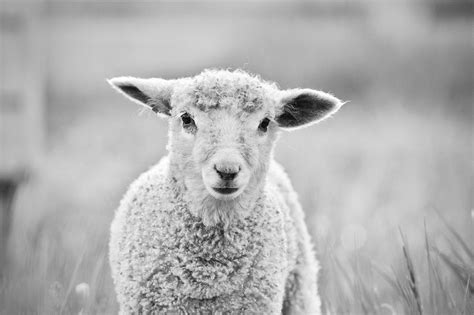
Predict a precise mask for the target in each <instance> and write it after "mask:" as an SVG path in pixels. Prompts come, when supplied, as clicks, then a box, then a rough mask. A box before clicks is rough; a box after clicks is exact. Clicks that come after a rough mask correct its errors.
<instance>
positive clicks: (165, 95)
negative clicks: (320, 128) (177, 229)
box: [109, 70, 341, 225]
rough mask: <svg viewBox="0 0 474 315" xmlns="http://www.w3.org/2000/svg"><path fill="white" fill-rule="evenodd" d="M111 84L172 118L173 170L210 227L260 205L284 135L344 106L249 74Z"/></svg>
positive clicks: (317, 93)
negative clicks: (283, 131) (280, 133)
mask: <svg viewBox="0 0 474 315" xmlns="http://www.w3.org/2000/svg"><path fill="white" fill-rule="evenodd" d="M109 82H110V83H111V84H112V86H114V87H115V88H117V89H118V90H119V91H120V92H122V93H123V94H125V95H126V96H127V97H129V98H131V99H132V100H133V101H135V102H138V103H139V104H142V105H145V106H148V107H149V108H151V109H152V110H153V111H154V112H156V113H157V114H159V115H161V116H165V117H168V118H169V120H170V143H169V150H170V153H171V166H172V168H173V170H174V171H175V172H178V173H179V174H176V175H175V177H176V178H179V179H180V180H181V182H182V184H183V187H184V189H186V191H188V192H189V193H188V194H187V195H188V201H190V202H191V203H192V204H193V205H194V206H193V209H194V212H195V214H197V215H200V216H201V217H202V218H203V221H204V223H205V224H207V225H214V224H217V223H219V222H223V223H226V224H227V223H229V221H230V220H231V218H232V217H234V216H236V215H238V214H239V212H245V211H244V210H245V209H246V208H248V206H249V203H251V202H254V201H255V199H256V198H257V196H258V194H259V193H260V192H261V189H262V187H263V184H264V182H265V178H266V172H267V169H268V166H269V162H270V159H271V155H272V152H273V146H274V143H275V141H276V138H277V134H278V131H279V130H280V129H293V128H298V127H302V126H307V125H310V124H312V123H315V122H317V121H320V120H322V119H324V118H326V117H328V116H329V115H331V114H332V113H334V112H336V111H337V110H338V109H339V107H340V106H341V102H340V101H339V100H338V99H337V98H335V97H333V96H332V95H329V94H327V93H324V92H320V91H315V90H310V89H292V90H279V89H278V88H277V86H276V85H275V84H273V83H268V82H265V81H263V80H261V79H260V78H258V77H255V76H252V75H249V74H248V73H246V72H243V71H233V72H230V71H225V70H207V71H204V72H203V73H201V74H199V75H197V76H195V77H192V78H183V79H177V80H163V79H154V78H153V79H137V78H132V77H119V78H114V79H111V80H110V81H109Z"/></svg>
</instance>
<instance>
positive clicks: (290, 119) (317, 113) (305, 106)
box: [275, 89, 344, 129]
mask: <svg viewBox="0 0 474 315" xmlns="http://www.w3.org/2000/svg"><path fill="white" fill-rule="evenodd" d="M343 104H344V103H342V102H341V101H340V100H339V99H338V98H336V97H334V96H332V95H331V94H328V93H325V92H321V91H316V90H311V89H292V90H285V91H281V92H280V99H279V111H277V116H276V118H275V120H276V122H277V123H278V125H279V126H280V127H282V128H288V129H291V128H298V127H302V126H309V125H310V124H313V123H316V122H318V121H321V120H323V119H324V118H327V117H329V116H331V115H332V114H334V113H335V112H337V110H338V109H339V108H340V107H341V106H342V105H343Z"/></svg>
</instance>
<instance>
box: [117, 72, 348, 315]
mask: <svg viewBox="0 0 474 315" xmlns="http://www.w3.org/2000/svg"><path fill="white" fill-rule="evenodd" d="M110 83H111V84H112V85H113V86H114V87H115V88H116V89H118V90H119V91H120V92H121V93H123V94H125V95H126V96H127V97H129V98H131V99H132V100H133V101H135V102H137V103H139V104H142V105H145V106H148V107H150V108H151V109H152V110H153V111H155V112H156V113H158V114H160V115H162V116H165V117H168V118H169V123H170V124H169V125H170V127H169V143H168V147H167V148H168V151H169V155H168V156H167V157H165V158H163V159H162V160H161V162H160V163H159V164H158V165H156V166H155V167H153V168H152V169H151V170H149V171H148V172H146V173H144V174H143V175H142V176H140V178H139V179H137V180H136V181H135V183H133V184H132V186H131V187H130V190H129V191H128V192H127V194H126V195H125V197H124V199H123V200H122V202H121V205H120V208H119V209H118V211H117V213H116V217H115V220H114V222H113V224H112V232H111V243H110V262H111V267H112V276H113V278H114V281H115V285H116V291H117V293H118V300H119V303H120V310H121V313H150V312H153V313H154V312H161V311H180V312H181V313H186V312H190V313H199V314H202V313H203V312H212V313H216V312H229V311H233V312H235V313H239V314H240V313H245V314H248V313H251V314H252V313H254V314H281V313H284V314H319V313H320V300H319V296H318V292H317V284H316V282H317V271H318V268H319V267H318V263H317V261H316V258H315V255H314V253H313V250H312V246H311V242H310V237H309V234H308V231H307V230H306V226H305V222H304V214H303V211H302V209H301V207H300V205H299V203H298V200H297V197H296V194H295V192H294V191H293V188H292V187H291V184H290V181H289V179H288V177H287V176H286V174H285V173H284V171H283V169H282V167H281V166H279V165H278V164H277V163H276V162H275V161H274V160H273V148H274V144H275V142H276V139H277V137H278V133H279V131H280V130H283V129H293V128H297V127H301V126H305V125H310V124H312V123H314V122H317V121H320V120H321V119H324V118H325V117H328V116H329V115H331V114H332V113H334V112H335V111H337V109H338V108H339V107H340V106H341V103H340V101H339V100H338V99H337V98H335V97H333V96H332V95H329V94H326V93H324V92H320V91H315V90H310V89H292V90H283V91H282V90H279V89H278V87H277V86H276V84H273V83H269V82H266V81H263V80H261V79H260V78H258V77H256V76H252V75H250V74H248V73H245V72H243V71H233V72H231V71H226V70H208V71H204V72H203V73H201V74H199V75H197V76H195V77H192V78H183V79H177V80H163V79H155V78H152V79H137V78H131V77H121V78H116V79H113V80H111V81H110Z"/></svg>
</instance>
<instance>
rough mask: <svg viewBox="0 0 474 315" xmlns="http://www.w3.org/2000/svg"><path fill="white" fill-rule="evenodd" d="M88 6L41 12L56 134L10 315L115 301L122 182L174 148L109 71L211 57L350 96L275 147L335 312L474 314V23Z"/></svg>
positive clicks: (109, 305) (170, 69) (13, 258)
mask: <svg viewBox="0 0 474 315" xmlns="http://www.w3.org/2000/svg"><path fill="white" fill-rule="evenodd" d="M79 3H80V2H76V3H75V4H71V5H69V6H67V5H60V4H59V3H57V4H50V7H49V8H48V10H46V13H44V16H43V28H44V29H43V34H44V52H43V53H44V55H45V60H46V61H45V82H44V85H45V103H46V112H45V121H46V126H45V128H46V132H47V133H46V134H47V138H46V139H47V141H46V144H45V153H44V155H43V156H41V158H40V160H41V163H40V167H39V168H38V169H36V170H35V172H34V173H32V174H31V175H30V177H29V180H28V182H27V184H25V185H24V186H23V187H22V189H21V190H20V191H19V194H18V196H17V199H16V203H15V209H14V210H15V212H14V220H13V226H12V234H11V236H10V243H9V253H8V257H7V258H8V269H7V272H6V277H5V278H4V279H3V281H2V282H1V283H0V314H55V313H66V314H77V313H79V312H80V311H81V310H82V311H83V313H87V314H89V313H91V314H111V313H116V312H117V303H116V301H115V294H114V291H113V285H112V282H111V278H110V272H109V266H108V257H107V251H108V249H107V243H108V228H109V225H110V222H111V220H112V218H113V213H114V209H115V208H116V207H117V205H118V202H119V200H120V197H121V195H122V194H123V193H124V191H125V190H126V188H127V186H128V184H129V183H130V182H131V181H132V180H133V179H134V178H136V176H137V175H138V174H139V173H141V172H143V171H144V170H146V169H147V168H148V167H149V166H151V165H153V163H155V162H156V161H158V159H159V158H160V157H161V156H162V155H164V154H166V150H165V147H166V142H167V123H166V121H164V120H160V119H158V118H156V117H155V116H154V115H152V114H151V113H150V112H146V111H143V110H142V109H140V108H137V107H136V106H135V105H134V104H132V103H129V102H128V101H126V100H125V99H123V98H121V97H120V96H118V95H116V93H115V92H113V91H112V90H111V89H110V87H109V86H108V85H107V84H106V82H105V78H109V77H113V76H118V75H135V76H143V77H147V76H161V77H165V78H172V77H179V76H186V75H192V74H195V73H197V72H199V71H200V70H201V69H203V68H206V67H223V68H228V67H232V68H236V67H239V68H243V69H246V70H248V71H251V72H254V73H259V74H261V76H262V77H263V78H265V79H268V80H274V81H276V82H278V83H279V85H280V86H281V87H282V88H290V87H296V86H302V87H312V88H320V89H322V90H326V91H330V92H332V93H334V94H335V95H336V96H338V97H339V98H341V99H344V100H348V101H349V103H348V104H346V105H345V106H344V108H343V109H342V110H341V111H340V112H339V113H338V114H337V115H336V116H334V117H333V118H332V119H329V120H327V121H324V122H323V123H321V124H319V125H316V126H313V127H312V128H307V129H303V130H298V131H294V132H292V133H284V134H282V136H281V139H280V141H279V143H278V145H277V149H276V154H275V155H276V159H277V160H278V161H279V162H280V163H281V164H283V165H284V166H285V167H286V169H287V172H288V174H289V175H290V177H291V179H292V182H293V185H294V186H295V189H296V190H297V191H298V193H299V196H300V201H301V203H302V205H303V207H304V209H305V212H306V217H307V224H308V227H309V229H310V232H311V234H312V236H313V239H314V241H315V244H316V246H315V247H316V248H317V252H318V256H319V259H320V261H321V264H322V267H323V269H322V272H321V279H320V293H321V295H322V297H323V302H324V308H325V309H326V310H327V311H329V312H330V313H331V314H366V313H373V314H417V313H422V314H472V313H474V269H473V266H474V249H473V245H472V244H474V228H473V223H474V218H473V215H474V214H473V210H472V209H473V204H472V191H473V190H472V187H473V186H472V161H473V160H472V157H473V152H472V146H473V142H472V117H473V116H472V104H473V95H472V87H473V65H474V58H473V55H472V51H473V50H472V48H473V44H472V19H471V17H467V18H466V17H465V16H461V17H456V16H454V17H452V16H449V17H443V16H441V17H440V16H438V15H437V14H435V13H433V11H430V9H429V8H427V7H424V6H421V5H419V3H421V2H417V3H418V5H413V6H410V5H407V4H405V5H402V4H398V5H395V4H392V5H390V6H388V5H385V6H384V5H375V4H373V3H372V4H369V3H371V2H369V3H366V2H360V3H359V4H358V5H354V6H349V5H347V6H344V5H342V6H334V7H333V6H329V5H328V4H325V5H321V7H318V6H311V5H310V6H308V7H305V6H302V5H300V6H289V5H284V4H280V5H279V6H278V5H273V6H272V5H268V7H267V6H264V5H262V4H260V5H255V7H252V6H251V5H250V4H249V5H248V6H243V7H240V6H238V5H236V4H235V3H234V4H232V3H233V2H230V3H227V4H221V5H215V4H210V3H207V4H206V5H207V7H206V6H204V7H198V5H197V4H194V5H192V6H191V8H192V9H189V8H190V7H186V6H184V5H183V4H178V5H173V4H170V3H165V4H160V5H153V4H151V3H146V2H141V5H135V6H133V7H126V6H124V5H119V4H115V5H106V4H102V5H100V4H99V5H95V6H94V5H92V4H82V5H80V4H79ZM303 3H306V4H307V2H303ZM211 8H212V9H211ZM252 8H253V9H254V10H251V9H252ZM320 9H321V10H320ZM322 9H324V10H322ZM84 283H85V284H87V285H84ZM78 284H82V285H80V286H79V287H77V285H78Z"/></svg>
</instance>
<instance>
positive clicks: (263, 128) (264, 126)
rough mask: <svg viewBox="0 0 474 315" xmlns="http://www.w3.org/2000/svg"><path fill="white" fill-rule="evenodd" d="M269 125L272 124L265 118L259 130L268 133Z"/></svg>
mask: <svg viewBox="0 0 474 315" xmlns="http://www.w3.org/2000/svg"><path fill="white" fill-rule="evenodd" d="M268 124H270V119H268V118H264V119H263V120H262V121H261V122H260V125H258V130H260V131H263V132H267V129H268Z"/></svg>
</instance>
